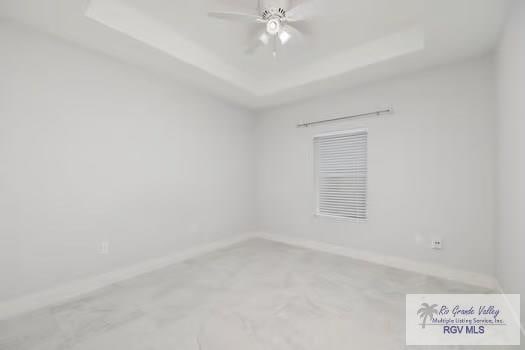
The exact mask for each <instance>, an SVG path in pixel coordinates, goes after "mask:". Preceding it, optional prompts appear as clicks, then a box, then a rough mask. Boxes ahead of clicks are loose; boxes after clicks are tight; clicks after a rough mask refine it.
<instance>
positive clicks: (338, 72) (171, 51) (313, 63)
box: [0, 0, 507, 109]
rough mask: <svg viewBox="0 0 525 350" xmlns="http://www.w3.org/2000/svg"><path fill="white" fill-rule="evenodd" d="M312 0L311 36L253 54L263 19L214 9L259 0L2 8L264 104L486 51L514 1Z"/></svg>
mask: <svg viewBox="0 0 525 350" xmlns="http://www.w3.org/2000/svg"><path fill="white" fill-rule="evenodd" d="M261 1H270V2H278V3H279V4H280V5H281V6H284V7H285V8H286V7H288V6H290V5H293V1H294V0H261ZM295 1H298V0H295ZM310 1H311V2H312V4H313V5H315V10H316V11H315V14H316V15H315V16H314V17H313V18H312V19H311V21H310V25H309V35H308V36H307V37H306V38H305V39H304V40H299V39H297V38H292V39H291V40H290V41H289V42H288V43H287V44H286V45H285V46H284V47H279V48H278V55H277V57H276V58H274V57H273V56H272V54H271V52H270V50H269V49H268V48H267V47H263V48H261V49H259V50H258V51H257V52H256V53H255V54H253V55H247V54H246V53H245V48H246V47H247V46H248V45H249V44H250V43H251V42H253V40H254V33H255V31H256V30H257V27H255V25H253V24H246V23H233V22H226V21H220V20H217V19H213V18H210V17H208V16H207V12H208V11H222V10H224V11H238V12H248V13H256V11H257V6H258V5H257V0H192V1H188V0H47V1H42V0H2V2H1V4H0V6H1V7H0V11H1V12H0V15H1V16H2V17H7V18H9V19H12V20H15V21H20V22H23V23H26V24H29V25H31V26H34V27H36V28H38V29H40V30H44V31H46V32H49V33H52V34H55V35H59V36H61V37H63V38H65V39H67V40H70V41H73V42H75V43H78V44H80V45H82V46H85V47H89V48H92V49H95V50H98V51H101V52H104V53H107V54H109V55H112V56H114V57H117V58H119V59H121V60H125V61H127V62H130V63H132V64H135V65H139V66H141V67H145V68H146V69H149V70H153V71H156V72H158V73H161V74H164V75H167V76H170V77H174V78H176V79H177V80H183V81H185V82H187V83H190V84H192V85H195V86H198V87H200V88H201V89H205V90H207V91H209V92H211V93H213V94H215V95H218V96H220V97H223V98H226V99H228V100H230V101H233V102H235V103H238V104H241V105H243V106H246V107H248V108H252V109H257V108H265V107H270V106H274V105H279V104H283V103H288V102H291V101H294V100H298V99H302V98H306V97H310V96H314V95H319V94H326V93H328V92H330V91H334V90H337V89H342V88H347V87H350V86H355V85H357V84H363V83H365V82H369V81H372V80H377V79H383V78H386V77H389V76H392V75H397V74H400V73H403V72H409V71H413V70H420V69H423V68H427V67H430V66H433V65H437V64H444V63H448V62H453V61H457V60H461V59H464V58H467V57H473V56H477V55H482V54H486V53H488V52H489V51H490V50H492V49H493V48H494V47H495V45H496V44H497V41H498V38H499V33H500V30H501V27H502V25H503V21H504V18H505V14H506V9H507V1H505V0H395V1H393V0H310ZM290 2H292V3H291V4H290ZM263 6H264V4H263ZM294 39H295V40H294Z"/></svg>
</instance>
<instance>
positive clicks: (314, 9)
mask: <svg viewBox="0 0 525 350" xmlns="http://www.w3.org/2000/svg"><path fill="white" fill-rule="evenodd" d="M293 4H294V5H293V6H292V7H291V8H290V9H288V11H286V19H287V20H288V21H289V22H296V21H304V20H307V19H311V18H313V17H315V16H317V15H318V14H319V10H320V9H321V8H322V7H321V5H322V3H321V1H319V0H295V1H293Z"/></svg>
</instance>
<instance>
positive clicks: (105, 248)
mask: <svg viewBox="0 0 525 350" xmlns="http://www.w3.org/2000/svg"><path fill="white" fill-rule="evenodd" d="M100 254H102V255H108V254H109V242H108V241H102V242H100Z"/></svg>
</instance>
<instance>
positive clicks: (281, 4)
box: [259, 0, 290, 19]
mask: <svg viewBox="0 0 525 350" xmlns="http://www.w3.org/2000/svg"><path fill="white" fill-rule="evenodd" d="M289 5H290V0H259V9H260V10H261V16H262V17H263V18H264V19H269V18H272V17H279V18H284V17H285V16H286V9H287V8H289Z"/></svg>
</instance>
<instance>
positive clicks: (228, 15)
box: [208, 12, 262, 23]
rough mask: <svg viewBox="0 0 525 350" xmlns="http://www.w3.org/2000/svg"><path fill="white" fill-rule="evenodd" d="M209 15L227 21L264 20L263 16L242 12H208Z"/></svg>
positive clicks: (250, 21)
mask: <svg viewBox="0 0 525 350" xmlns="http://www.w3.org/2000/svg"><path fill="white" fill-rule="evenodd" d="M208 16H209V17H213V18H217V19H221V20H226V21H236V22H248V23H254V22H261V20H262V18H261V17H259V16H257V15H253V14H250V13H241V12H208Z"/></svg>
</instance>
